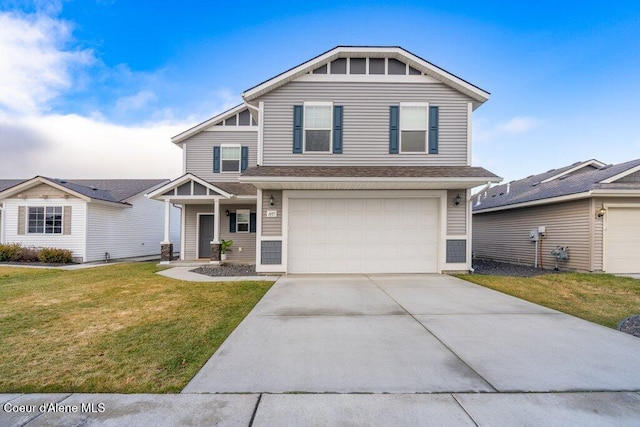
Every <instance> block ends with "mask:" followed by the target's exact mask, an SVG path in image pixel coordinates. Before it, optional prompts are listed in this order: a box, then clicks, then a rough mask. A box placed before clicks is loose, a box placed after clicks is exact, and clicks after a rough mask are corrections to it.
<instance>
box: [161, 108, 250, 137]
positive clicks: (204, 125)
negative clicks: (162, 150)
mask: <svg viewBox="0 0 640 427" xmlns="http://www.w3.org/2000/svg"><path fill="white" fill-rule="evenodd" d="M244 108H246V105H244V103H242V104H239V105H236V106H235V107H233V108H231V109H229V110H227V111H224V112H222V113H220V114H218V115H217V116H214V117H212V118H210V119H208V120H206V121H204V122H202V123H200V124H197V125H195V126H194V127H192V128H190V129H187V130H185V131H184V132H181V133H179V134H177V135H175V136H173V137H172V138H171V142H173V143H174V144H178V143H180V142H182V141H184V140H185V139H187V138H189V137H191V136H193V135H195V134H197V133H200V132H201V131H202V130H204V129H206V128H208V127H209V126H215V124H216V123H217V122H219V121H220V120H222V121H223V123H224V120H226V119H227V118H229V117H231V116H234V115H236V114H238V113H239V112H241V111H242V110H243V109H244ZM223 127H224V126H223Z"/></svg>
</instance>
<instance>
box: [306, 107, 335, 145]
mask: <svg viewBox="0 0 640 427" xmlns="http://www.w3.org/2000/svg"><path fill="white" fill-rule="evenodd" d="M331 116H332V104H331V103H330V102H322V103H320V102H317V103H316V102H309V103H305V104H304V151H305V152H320V153H329V152H331V127H332V119H331Z"/></svg>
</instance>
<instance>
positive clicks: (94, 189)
mask: <svg viewBox="0 0 640 427" xmlns="http://www.w3.org/2000/svg"><path fill="white" fill-rule="evenodd" d="M90 188H91V189H92V190H93V191H98V189H97V188H96V187H90Z"/></svg>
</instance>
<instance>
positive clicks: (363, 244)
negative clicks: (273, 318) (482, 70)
mask: <svg viewBox="0 0 640 427" xmlns="http://www.w3.org/2000/svg"><path fill="white" fill-rule="evenodd" d="M242 98H243V101H244V103H243V104H241V105H239V106H237V107H235V108H233V109H231V110H229V111H227V112H225V113H222V114H220V115H218V116H216V117H213V118H212V119H210V120H207V121H205V122H204V123H201V124H199V125H197V126H195V127H194V128H192V129H189V130H187V131H185V132H183V133H181V134H179V135H177V136H175V137H173V139H172V141H173V143H175V144H177V145H178V146H180V147H181V148H182V151H183V156H184V172H185V174H184V176H182V177H180V178H178V179H177V180H175V181H173V182H171V183H169V184H167V185H164V186H162V187H161V188H159V189H157V190H156V191H154V192H152V193H150V195H149V196H150V197H152V198H154V199H157V200H164V201H165V204H166V206H169V205H170V204H171V203H175V204H180V205H181V206H182V207H183V209H182V217H181V223H182V230H183V232H182V240H181V241H180V243H179V246H180V252H181V259H183V260H196V259H209V258H210V259H211V260H212V262H213V263H217V262H218V261H219V260H220V255H219V251H220V245H219V243H220V240H221V239H225V240H228V239H231V240H233V241H234V244H233V246H232V247H231V253H229V254H228V259H229V260H230V261H241V262H250V263H256V269H257V271H258V272H286V273H384V272H389V273H396V272H401V273H424V272H428V273H435V272H442V271H461V270H468V269H469V268H470V258H471V256H470V254H471V252H470V251H471V247H470V246H471V245H470V244H469V243H470V241H471V207H470V204H469V203H468V202H467V201H468V200H469V197H470V194H471V193H470V189H471V188H473V187H476V186H478V185H485V184H487V183H488V182H489V183H490V182H499V181H500V178H499V177H497V176H496V175H494V174H493V173H491V172H488V171H487V170H485V169H482V168H479V167H472V166H471V117H472V111H473V110H475V109H476V108H478V107H479V106H480V105H482V104H483V103H484V102H485V101H486V100H487V99H488V98H489V93H488V92H486V91H484V90H482V89H480V88H478V87H476V86H474V85H472V84H470V83H468V82H466V81H464V80H462V79H460V78H459V77H456V76H455V75H453V74H451V73H449V72H447V71H445V70H443V69H441V68H438V67H436V66H435V65H433V64H431V63H429V62H427V61H425V60H424V59H422V58H420V57H418V56H416V55H414V54H412V53H410V52H408V51H406V50H404V49H402V48H399V47H336V48H334V49H332V50H330V51H328V52H325V53H323V54H321V55H319V56H317V57H315V58H313V59H311V60H309V61H307V62H305V63H303V64H301V65H298V66H296V67H294V68H292V69H290V70H288V71H285V72H284V73H282V74H279V75H277V76H276V77H273V78H271V79H269V80H267V81H265V82H263V83H260V84H259V85H257V86H254V87H252V88H251V89H248V90H247V91H245V92H244V93H243V94H242ZM174 243H175V244H176V246H177V243H178V242H174V241H171V240H170V239H169V237H168V236H166V237H165V240H164V245H163V252H164V255H165V259H166V258H167V257H168V254H169V251H170V250H171V245H172V244H174Z"/></svg>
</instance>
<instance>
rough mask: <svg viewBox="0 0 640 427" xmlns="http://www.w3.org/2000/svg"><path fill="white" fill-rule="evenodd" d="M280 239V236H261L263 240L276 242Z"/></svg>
mask: <svg viewBox="0 0 640 427" xmlns="http://www.w3.org/2000/svg"><path fill="white" fill-rule="evenodd" d="M280 240H282V236H262V241H263V242H278V241H280Z"/></svg>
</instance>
